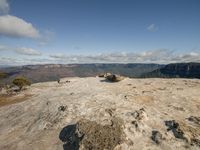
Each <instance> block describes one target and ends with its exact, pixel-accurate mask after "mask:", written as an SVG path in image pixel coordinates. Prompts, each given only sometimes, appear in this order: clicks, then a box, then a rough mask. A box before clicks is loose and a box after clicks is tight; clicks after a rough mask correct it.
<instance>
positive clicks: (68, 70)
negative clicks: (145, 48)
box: [0, 63, 200, 83]
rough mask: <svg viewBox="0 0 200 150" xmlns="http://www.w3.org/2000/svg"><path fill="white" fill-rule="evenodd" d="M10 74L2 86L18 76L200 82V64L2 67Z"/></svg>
mask: <svg viewBox="0 0 200 150" xmlns="http://www.w3.org/2000/svg"><path fill="white" fill-rule="evenodd" d="M0 72H3V73H7V77H6V78H4V79H1V83H9V82H10V81H12V80H13V79H14V78H15V77H17V76H25V77H26V78H28V79H29V80H31V82H33V83H36V82H45V81H54V80H58V79H59V78H63V77H90V76H96V75H98V74H100V73H106V72H111V73H114V74H120V75H123V76H127V77H131V78H154V77H158V78H159V77H164V78H174V77H181V78H200V63H177V64H169V65H160V64H46V65H26V66H20V67H3V68H1V69H0Z"/></svg>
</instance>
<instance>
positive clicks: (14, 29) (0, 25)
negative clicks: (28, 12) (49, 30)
mask: <svg viewBox="0 0 200 150" xmlns="http://www.w3.org/2000/svg"><path fill="white" fill-rule="evenodd" d="M0 36H9V37H25V38H39V37H40V34H39V31H38V30H37V29H36V28H35V27H33V25H32V24H31V23H28V22H26V21H25V20H23V19H21V18H18V17H15V16H11V15H4V16H0Z"/></svg>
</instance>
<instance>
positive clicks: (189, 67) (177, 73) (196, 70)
mask: <svg viewBox="0 0 200 150" xmlns="http://www.w3.org/2000/svg"><path fill="white" fill-rule="evenodd" d="M141 77H146V78H200V63H175V64H169V65H166V66H164V67H162V68H159V69H156V70H154V71H152V72H149V73H144V74H143V75H141Z"/></svg>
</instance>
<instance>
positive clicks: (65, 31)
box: [0, 0, 200, 65]
mask: <svg viewBox="0 0 200 150" xmlns="http://www.w3.org/2000/svg"><path fill="white" fill-rule="evenodd" d="M199 8H200V1H199V0H151V1H150V0H57V1H56V0H33V1H30V0H29V1H28V0H0V15H1V16H0V63H1V64H3V65H13V64H14V65H23V64H37V63H93V62H105V63H111V62H119V63H135V62H136V63H137V62H139V63H149V62H153V63H171V62H186V61H200V9H199Z"/></svg>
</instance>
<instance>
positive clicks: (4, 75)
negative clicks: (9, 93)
mask: <svg viewBox="0 0 200 150" xmlns="http://www.w3.org/2000/svg"><path fill="white" fill-rule="evenodd" d="M7 76H8V75H7V73H5V72H0V79H3V78H6V77H7Z"/></svg>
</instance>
